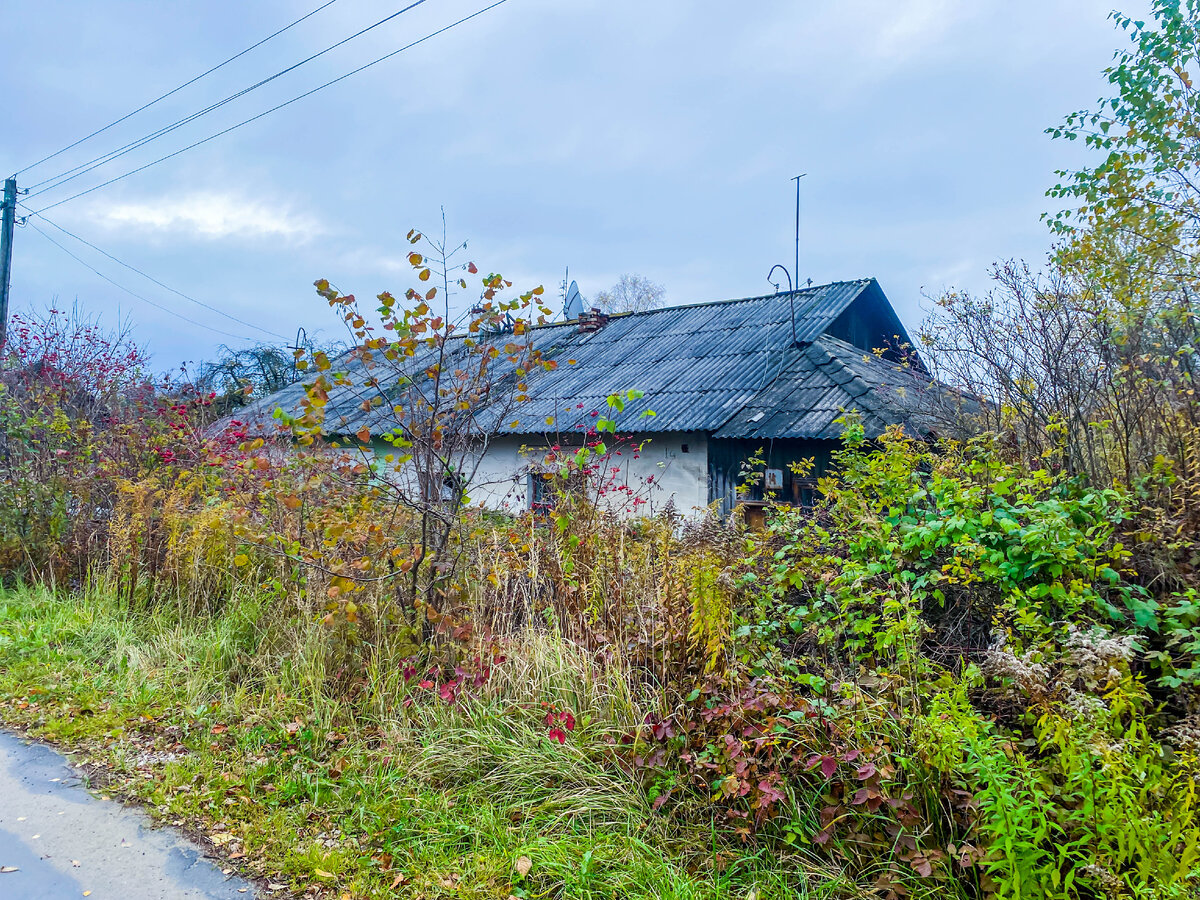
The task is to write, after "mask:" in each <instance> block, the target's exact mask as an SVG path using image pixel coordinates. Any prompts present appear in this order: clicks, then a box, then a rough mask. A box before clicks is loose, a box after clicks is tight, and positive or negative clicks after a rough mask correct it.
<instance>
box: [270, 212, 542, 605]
mask: <svg viewBox="0 0 1200 900" xmlns="http://www.w3.org/2000/svg"><path fill="white" fill-rule="evenodd" d="M409 240H410V241H411V243H412V244H413V245H414V248H413V250H412V252H410V253H409V255H408V261H409V263H410V264H411V266H412V267H413V271H414V273H415V276H416V280H417V283H418V284H419V285H420V286H419V287H414V288H410V289H409V290H408V291H407V292H406V293H405V295H404V301H403V302H401V301H398V300H397V298H396V297H395V296H394V295H392V294H390V293H383V294H380V295H379V296H378V298H377V299H378V306H377V307H376V309H375V310H374V313H370V312H367V311H366V310H364V309H363V308H362V306H361V304H360V303H359V301H358V300H357V298H355V296H354V295H353V294H342V293H340V292H339V291H338V290H336V289H335V288H333V287H332V286H330V284H329V283H328V282H327V281H324V280H321V281H318V282H317V285H316V286H317V290H318V293H320V295H321V296H322V297H324V298H325V300H326V301H327V302H328V303H329V305H330V306H331V307H332V308H333V309H334V310H336V311H337V312H338V314H339V316H340V317H341V318H342V320H343V321H344V322H345V324H346V326H347V328H348V330H349V335H350V339H351V347H350V350H349V351H348V352H347V353H346V354H344V355H343V356H341V357H340V358H338V359H336V360H331V359H330V357H329V355H328V354H326V353H324V352H322V351H316V352H314V353H313V354H311V356H308V358H302V359H300V360H299V362H298V366H299V368H300V370H301V371H306V370H311V369H315V370H316V376H315V378H314V379H313V380H312V381H311V382H308V383H306V384H305V386H304V391H305V395H304V399H303V401H302V409H301V412H300V414H299V415H296V416H291V415H287V414H284V413H283V412H282V411H280V412H279V413H278V414H277V415H278V417H280V418H282V419H283V420H284V422H285V424H287V425H288V426H290V428H291V430H292V433H293V435H294V436H295V437H296V438H297V439H298V441H299V443H300V444H301V445H302V446H308V447H314V448H319V449H320V450H321V452H320V453H319V454H318V456H317V457H316V458H322V459H323V458H328V456H329V454H332V467H331V468H330V469H328V470H325V474H324V475H323V476H320V477H319V478H318V481H319V480H320V478H324V479H325V482H324V483H326V484H329V485H333V486H334V487H335V488H336V489H337V491H339V492H341V494H342V495H346V491H347V490H349V491H350V494H351V495H353V497H352V500H351V501H350V502H349V503H348V505H347V507H346V509H347V514H346V515H345V516H338V515H332V516H331V515H330V509H331V505H330V504H328V503H326V504H324V505H323V506H322V505H321V504H315V505H314V515H315V516H319V517H320V518H319V520H317V519H315V518H314V519H313V520H312V521H310V523H309V525H304V526H302V527H301V528H300V535H299V536H300V538H301V539H300V540H299V541H297V543H296V544H295V545H294V546H293V547H292V549H291V550H290V551H289V552H290V553H292V554H293V555H295V554H296V552H297V551H299V552H300V553H301V554H302V555H303V559H302V561H303V562H305V563H306V564H308V565H315V566H317V567H318V568H321V569H323V570H325V571H326V572H327V573H328V575H329V576H330V580H331V584H330V609H329V616H328V617H327V621H329V622H330V624H333V623H334V622H335V621H336V620H337V619H338V616H339V615H344V616H345V617H346V619H348V620H349V621H350V622H353V621H355V618H356V615H357V603H356V601H355V600H354V596H355V593H356V592H358V591H361V590H362V589H363V587H364V586H365V585H367V584H371V583H376V584H378V583H389V584H391V585H392V587H393V590H392V595H393V597H394V599H395V601H396V602H397V604H398V608H399V610H400V612H401V614H402V615H404V616H405V617H406V618H407V617H409V616H411V611H413V610H415V611H416V612H417V613H418V614H419V621H420V622H421V623H423V628H427V627H428V624H429V623H437V622H440V621H443V620H444V619H445V612H446V610H447V607H448V605H449V604H450V602H451V601H452V599H453V597H454V596H455V595H456V593H457V592H458V587H457V585H456V575H457V572H458V568H459V553H460V552H461V547H462V545H463V541H462V540H461V538H462V536H463V535H462V530H463V529H464V527H465V524H464V512H465V510H466V507H467V504H468V501H469V496H468V490H469V489H470V488H471V487H472V486H476V485H477V483H478V482H477V476H478V475H479V466H480V463H481V461H482V459H483V455H484V453H485V452H486V450H487V447H488V445H489V444H490V443H491V442H492V441H493V440H494V439H495V437H496V436H497V435H498V434H500V433H502V432H503V431H504V430H505V429H506V428H507V427H508V426H509V424H510V423H511V422H513V421H514V420H515V419H517V418H518V417H519V416H520V406H521V404H522V403H524V402H525V401H526V400H527V399H528V396H527V394H526V390H527V379H528V377H529V376H530V375H531V374H532V373H533V372H534V371H535V370H536V369H539V368H540V369H552V368H555V366H556V363H554V362H553V361H552V360H548V359H544V358H543V357H542V355H541V353H540V352H539V351H538V350H536V349H535V348H534V345H533V330H532V329H533V326H534V325H536V324H539V323H542V322H545V321H548V320H549V318H550V316H551V314H552V313H551V310H550V309H549V308H547V307H546V306H545V305H544V304H543V303H542V301H541V297H542V294H543V289H542V288H541V287H540V286H539V287H536V288H534V289H532V290H530V291H527V292H525V293H523V294H521V295H519V296H518V297H514V298H512V299H505V298H504V297H503V294H504V292H505V291H507V290H509V289H510V288H511V287H512V283H511V282H510V281H507V280H505V279H504V278H503V277H501V276H500V275H497V274H488V275H486V276H481V286H480V290H479V294H478V297H477V300H476V302H475V303H474V305H473V306H472V307H471V308H470V310H469V312H467V313H466V314H465V315H462V316H459V317H458V318H457V319H456V318H455V317H454V315H453V307H452V298H453V297H454V296H456V294H457V292H459V291H465V290H466V289H467V285H468V282H467V277H468V276H472V275H477V274H478V271H479V270H478V269H477V267H476V266H475V264H474V263H472V262H465V261H460V260H459V259H458V257H459V256H460V254H461V253H462V251H463V250H464V249H465V248H466V244H461V245H457V246H449V245H448V244H447V242H446V240H445V238H444V237H443V238H442V239H441V240H437V239H433V238H430V237H428V236H426V235H424V234H421V233H418V232H415V231H414V232H410V233H409ZM419 245H424V248H426V249H427V250H428V252H427V253H422V252H420V250H419V249H418V246H419ZM435 304H436V305H437V306H438V307H440V309H437V310H435V309H434V305H435ZM298 355H299V356H307V355H306V354H304V353H302V352H299V351H298ZM313 459H314V458H313V457H310V458H309V463H308V465H309V466H310V470H311V471H316V469H317V468H319V467H317V466H314V464H313ZM298 483H301V484H308V485H310V486H311V485H312V484H313V479H312V477H310V476H306V478H305V479H301V480H299V481H298ZM283 499H284V501H285V503H286V504H287V505H288V506H289V507H295V508H297V509H301V510H303V509H306V508H308V507H306V506H305V504H304V502H303V499H302V498H301V497H298V496H291V495H289V496H284V497H283ZM317 507H320V508H317ZM368 510H369V512H368ZM364 520H365V521H366V524H365V525H364ZM310 525H311V527H310ZM356 530H357V531H361V532H362V540H360V541H358V542H357V543H355V544H354V545H353V547H352V548H350V552H349V553H347V552H346V550H347V544H346V542H345V541H344V540H343V538H344V537H345V536H346V535H347V534H348V533H350V532H353V531H356ZM306 532H309V533H315V534H316V535H317V536H319V537H320V538H321V540H313V541H308V542H307V543H305V540H304V534H305V533H306ZM301 547H303V549H302V550H301V549H300V548H301ZM411 624H414V625H415V624H417V623H416V621H412V623H411Z"/></svg>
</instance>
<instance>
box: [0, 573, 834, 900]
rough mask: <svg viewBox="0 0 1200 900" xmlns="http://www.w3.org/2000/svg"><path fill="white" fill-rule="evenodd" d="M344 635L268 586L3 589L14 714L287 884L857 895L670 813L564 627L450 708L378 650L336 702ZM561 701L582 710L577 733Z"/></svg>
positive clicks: (441, 891) (331, 892)
mask: <svg viewBox="0 0 1200 900" xmlns="http://www.w3.org/2000/svg"><path fill="white" fill-rule="evenodd" d="M326 643H327V635H324V634H321V633H319V632H318V631H317V630H315V629H309V628H308V627H305V626H296V625H295V624H294V623H293V624H291V625H287V624H284V623H280V622H278V621H275V620H274V619H273V618H272V611H271V609H270V607H269V605H268V603H267V601H266V600H264V599H263V598H261V597H254V596H247V597H241V598H237V599H236V600H234V601H232V602H231V603H230V605H229V606H228V608H227V609H226V610H225V611H224V612H223V613H222V614H221V615H220V616H218V617H215V618H212V619H207V620H203V621H197V622H193V623H190V624H181V623H180V622H179V621H178V618H177V617H173V616H168V615H166V614H154V613H150V614H145V613H142V614H131V613H130V612H128V611H127V610H122V609H120V608H119V607H118V605H117V603H116V601H114V600H113V599H112V597H111V595H109V594H107V593H106V592H104V591H103V590H91V591H85V592H83V593H79V594H73V595H70V596H64V595H60V594H55V593H53V592H51V591H49V590H46V589H42V588H20V589H16V590H12V591H8V592H0V723H2V724H4V725H6V726H8V727H13V728H18V729H21V730H24V731H26V732H27V733H29V734H30V735H32V736H35V737H39V738H42V739H44V740H48V741H50V742H53V743H56V744H60V745H62V746H63V747H64V748H65V749H69V750H72V751H76V752H79V753H82V754H84V755H85V756H86V757H87V758H88V760H89V761H90V762H91V763H92V765H93V766H95V767H97V768H98V770H99V771H100V772H102V773H103V774H104V779H105V781H106V783H107V786H108V789H109V790H112V791H113V792H117V793H120V794H122V795H124V796H127V797H130V798H135V799H137V800H139V801H141V802H142V803H144V804H145V805H146V806H147V807H148V809H149V810H150V811H151V813H152V814H154V815H155V816H156V817H158V818H159V819H160V820H162V821H167V822H171V823H173V824H176V825H180V826H182V827H185V828H187V829H188V830H190V831H191V832H192V833H194V834H197V835H199V836H201V837H202V839H204V840H206V841H208V842H209V843H210V844H211V845H212V847H213V848H214V849H215V850H216V851H217V852H218V853H219V854H220V855H221V856H222V857H223V858H224V859H226V860H229V861H230V862H231V863H232V864H233V865H235V866H236V867H237V868H238V869H240V870H241V871H243V872H244V873H246V874H247V875H250V876H253V877H257V878H259V879H262V880H263V883H264V885H267V889H266V890H265V891H264V894H265V895H268V896H269V895H271V893H272V889H273V891H274V892H275V894H276V895H277V896H286V895H288V894H292V895H304V896H320V897H337V898H347V897H348V898H367V897H393V896H406V897H407V896H411V897H428V898H438V897H459V898H485V897H486V898H502V900H503V898H510V897H518V898H543V897H570V898H596V900H599V898H605V900H611V898H642V897H646V898H649V897H655V898H660V897H661V898H679V900H693V898H695V900H700V898H734V897H736V898H745V897H747V896H757V897H760V898H766V897H809V896H811V897H832V896H850V895H855V894H857V893H858V891H857V890H856V888H855V886H854V885H853V884H850V883H848V882H846V881H844V880H842V879H840V878H839V877H838V876H837V874H836V873H833V872H830V871H826V870H824V869H822V868H820V867H819V866H817V864H816V863H815V862H814V861H813V860H811V859H808V858H806V857H804V856H803V855H794V856H793V855H786V854H785V855H780V854H778V853H776V852H770V853H768V852H766V851H764V850H761V849H759V850H756V849H754V848H745V847H741V846H738V845H735V844H730V843H728V842H727V841H726V840H725V839H724V837H723V835H722V834H721V833H720V831H719V829H717V828H716V827H714V826H713V825H712V823H711V822H707V823H706V822H704V821H702V820H700V819H689V820H687V821H686V822H685V821H681V820H679V819H678V818H676V819H668V818H666V817H664V816H662V815H660V814H658V813H656V812H654V811H652V810H651V808H650V803H649V801H648V798H647V796H646V793H645V791H644V790H643V789H642V788H641V786H639V785H638V784H637V783H636V782H635V781H634V780H633V779H632V778H630V777H629V776H628V774H627V773H625V772H624V771H623V770H622V768H621V767H620V766H619V765H617V764H616V762H615V761H614V760H613V757H612V738H613V736H614V735H615V734H616V733H617V732H620V731H622V730H624V729H626V728H628V727H629V725H630V724H631V723H632V722H634V721H637V717H638V716H639V715H640V714H641V707H640V704H639V698H636V697H633V696H632V695H631V694H630V693H629V691H628V688H627V687H626V684H625V681H624V679H620V678H616V677H613V678H605V677H603V676H600V675H597V674H596V673H595V672H594V670H593V669H592V668H591V667H590V666H588V665H587V664H586V661H585V660H582V659H580V658H578V657H577V655H576V654H575V653H574V652H573V650H572V648H571V647H569V646H568V645H565V644H563V643H562V642H559V641H554V640H550V639H545V638H534V639H531V640H530V642H529V643H528V644H526V645H524V646H521V647H517V648H514V649H513V652H512V653H510V662H509V663H505V664H504V665H503V666H501V667H500V668H498V669H497V675H496V677H494V678H493V679H492V681H490V682H489V683H488V684H487V685H486V686H485V689H484V690H483V691H482V692H481V693H480V694H479V695H476V696H471V697H468V698H462V699H460V700H459V701H458V702H456V703H453V704H451V703H447V702H445V701H443V700H441V699H440V698H438V697H437V696H436V693H433V692H429V691H428V690H425V691H422V689H421V688H419V686H418V685H417V681H416V680H415V679H404V678H403V677H398V670H399V669H398V666H389V665H385V664H382V663H379V662H376V663H375V664H373V666H372V667H371V668H370V671H369V672H368V677H367V678H366V679H364V680H363V681H362V682H361V683H360V684H361V687H360V689H359V690H358V691H357V693H355V694H354V695H353V697H352V698H347V697H346V696H345V695H344V694H343V695H341V696H338V695H335V694H333V693H332V692H331V691H330V690H328V689H327V687H326V685H327V684H328V683H329V682H330V678H329V672H328V671H327V669H328V666H329V664H328V662H327V653H326V650H325V647H326ZM543 702H546V703H555V704H558V705H559V706H560V707H562V708H570V709H572V710H573V711H574V713H575V715H576V717H577V719H578V726H577V728H576V729H575V730H574V731H572V732H571V734H570V736H569V740H568V741H567V742H566V743H564V744H559V743H557V742H554V741H551V740H549V739H548V737H547V733H546V728H545V725H544V722H543V721H542V716H543V715H544V708H543V707H542V705H541V704H542V703H543Z"/></svg>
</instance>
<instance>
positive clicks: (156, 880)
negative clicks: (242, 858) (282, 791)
mask: <svg viewBox="0 0 1200 900" xmlns="http://www.w3.org/2000/svg"><path fill="white" fill-rule="evenodd" d="M13 870H15V871H13ZM253 896H254V888H253V886H252V885H251V884H249V883H248V882H245V881H241V880H238V879H236V878H227V877H226V876H224V875H222V874H221V870H220V868H218V867H217V865H215V864H214V863H213V862H212V861H210V860H209V859H207V858H205V856H204V854H203V851H202V850H201V849H200V848H198V847H197V846H196V845H194V844H192V843H190V842H189V841H188V840H187V839H186V838H185V837H183V836H182V835H180V834H178V833H177V832H174V831H172V830H171V829H169V828H155V827H153V825H152V824H151V822H150V819H149V818H148V817H147V816H146V815H145V814H144V813H141V812H139V811H137V810H135V809H131V808H127V807H124V806H121V805H120V804H119V803H116V802H115V801H112V800H101V799H99V798H98V797H94V796H92V795H91V794H89V793H88V792H87V790H86V789H85V788H84V787H83V785H82V784H81V783H80V780H79V776H78V775H77V774H76V773H75V770H74V769H72V768H71V767H70V766H69V765H67V761H66V760H65V759H64V758H63V757H62V756H60V755H59V754H58V753H56V752H55V751H54V750H52V749H50V748H49V747H45V746H43V745H41V744H28V743H26V742H25V741H23V740H21V739H19V738H16V737H14V736H12V735H9V734H4V733H2V732H0V900H68V898H70V900H77V898H80V897H87V898H88V900H244V898H249V897H253Z"/></svg>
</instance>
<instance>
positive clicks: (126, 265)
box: [21, 203, 287, 341]
mask: <svg viewBox="0 0 1200 900" xmlns="http://www.w3.org/2000/svg"><path fill="white" fill-rule="evenodd" d="M21 205H22V206H24V205H25V204H23V203H22V204H21ZM30 215H31V216H32V215H33V214H32V213H31V214H30ZM38 218H40V219H41V220H42V221H43V222H45V223H46V224H47V225H49V226H50V227H51V228H56V229H57V230H59V231H61V232H62V233H63V234H65V235H66V236H67V237H69V238H72V239H74V240H76V241H79V243H81V244H83V245H84V246H86V247H91V248H92V249H93V250H95V251H96V252H97V253H99V254H100V255H101V256H105V257H107V258H108V259H111V260H112V261H113V262H115V263H116V264H117V265H119V266H123V267H124V268H126V269H128V270H129V271H131V272H135V273H137V274H138V275H141V276H142V277H143V278H145V279H146V280H147V281H152V282H154V283H155V284H157V285H158V286H159V287H160V288H163V289H164V290H167V291H170V292H171V293H172V294H175V295H176V296H178V297H182V298H183V299H184V300H187V301H189V302H191V303H195V304H196V305H197V306H201V307H203V308H204V309H207V310H208V311H209V312H214V313H216V314H217V315H219V316H224V317H225V318H226V319H229V320H230V321H231V322H237V323H238V324H239V325H245V326H246V327H247V328H253V329H254V330H255V331H261V332H262V333H263V334H267V335H270V336H271V337H273V338H278V339H279V340H281V341H285V340H287V337H286V336H285V335H282V334H279V333H278V332H275V331H271V329H269V328H263V327H262V326H261V325H256V324H255V323H253V322H247V321H246V320H245V319H239V318H238V317H237V316H235V315H233V314H231V313H227V312H225V310H223V309H220V308H218V307H216V306H213V305H212V304H209V303H205V302H204V301H203V300H197V299H196V298H195V297H192V296H189V295H188V294H185V293H184V292H183V291H180V290H177V289H176V288H173V287H171V286H170V285H169V284H165V283H164V282H162V281H159V280H158V279H157V278H155V277H154V276H153V275H150V274H148V273H146V272H143V271H142V270H141V269H139V268H138V267H137V266H133V265H130V264H129V263H127V262H125V261H124V260H122V259H118V258H117V257H115V256H113V255H112V254H111V253H109V252H108V251H107V250H104V249H102V248H100V247H97V246H96V245H95V244H93V243H92V242H91V241H89V240H86V239H84V238H81V237H80V236H79V235H77V234H75V233H73V232H70V231H68V230H67V229H65V228H63V227H62V226H61V225H59V224H58V223H57V222H55V221H53V220H51V219H49V218H47V217H46V216H38Z"/></svg>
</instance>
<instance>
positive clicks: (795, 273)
mask: <svg viewBox="0 0 1200 900" xmlns="http://www.w3.org/2000/svg"><path fill="white" fill-rule="evenodd" d="M807 174H808V173H807V172H801V173H800V174H799V175H797V176H796V177H795V178H793V179H792V181H794V182H796V264H795V266H794V267H793V268H792V285H793V287H794V288H795V289H796V290H800V179H801V178H803V177H804V176H805V175H807Z"/></svg>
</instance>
